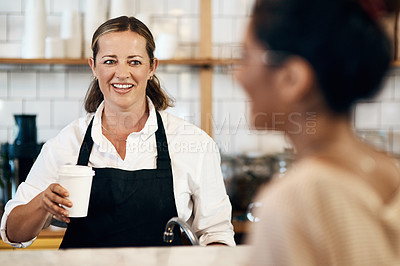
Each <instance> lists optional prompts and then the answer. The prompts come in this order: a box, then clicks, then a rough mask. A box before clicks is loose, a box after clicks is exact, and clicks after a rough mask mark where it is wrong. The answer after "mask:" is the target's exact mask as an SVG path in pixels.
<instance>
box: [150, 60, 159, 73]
mask: <svg viewBox="0 0 400 266" xmlns="http://www.w3.org/2000/svg"><path fill="white" fill-rule="evenodd" d="M157 67H158V59H157V58H153V62H152V64H151V66H150V76H151V77H152V76H154V73H155V72H156V69H157Z"/></svg>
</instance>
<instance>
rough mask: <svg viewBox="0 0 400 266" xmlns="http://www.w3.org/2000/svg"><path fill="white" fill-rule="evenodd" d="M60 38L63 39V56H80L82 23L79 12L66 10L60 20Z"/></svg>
mask: <svg viewBox="0 0 400 266" xmlns="http://www.w3.org/2000/svg"><path fill="white" fill-rule="evenodd" d="M60 35H61V38H62V39H63V40H64V45H65V56H66V57H68V58H81V57H82V23H81V17H80V15H79V12H78V11H76V10H66V11H64V13H63V16H62V21H61V33H60Z"/></svg>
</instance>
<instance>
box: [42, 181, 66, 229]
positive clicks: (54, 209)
mask: <svg viewBox="0 0 400 266" xmlns="http://www.w3.org/2000/svg"><path fill="white" fill-rule="evenodd" d="M68 195H69V194H68V191H67V190H66V189H64V188H63V187H62V186H60V185H59V184H51V185H50V186H49V187H48V188H47V189H46V190H45V191H44V193H43V200H42V202H43V207H44V209H45V210H46V211H48V212H49V213H51V215H53V217H54V218H56V219H58V220H60V221H64V222H69V218H68V217H67V216H68V211H67V210H66V209H64V208H63V207H62V205H63V206H67V207H71V206H72V202H71V201H70V200H68V199H66V198H64V197H67V196H68Z"/></svg>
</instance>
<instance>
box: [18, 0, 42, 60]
mask: <svg viewBox="0 0 400 266" xmlns="http://www.w3.org/2000/svg"><path fill="white" fill-rule="evenodd" d="M45 39H46V6H45V0H27V1H26V9H25V23H24V33H23V37H22V50H21V57H22V58H44V56H45Z"/></svg>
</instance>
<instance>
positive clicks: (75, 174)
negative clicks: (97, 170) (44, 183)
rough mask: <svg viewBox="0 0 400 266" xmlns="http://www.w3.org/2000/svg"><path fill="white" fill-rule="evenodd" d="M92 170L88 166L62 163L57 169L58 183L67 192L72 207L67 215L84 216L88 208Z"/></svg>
mask: <svg viewBox="0 0 400 266" xmlns="http://www.w3.org/2000/svg"><path fill="white" fill-rule="evenodd" d="M93 176H94V171H93V170H92V167H90V166H82V165H63V166H61V167H60V168H59V170H58V183H59V184H60V185H61V186H62V187H64V188H65V189H66V190H68V192H69V197H68V199H69V200H70V201H72V207H71V208H68V207H65V206H63V207H64V208H65V209H67V210H68V212H69V215H68V217H86V216H87V213H88V209H89V199H90V192H91V189H92V180H93Z"/></svg>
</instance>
